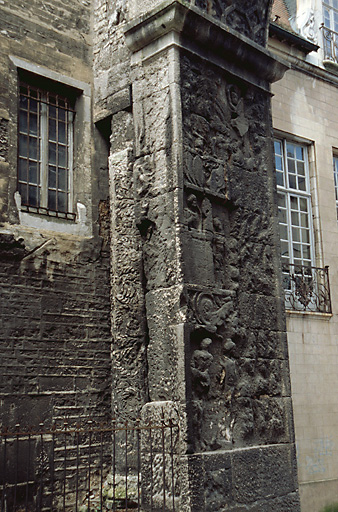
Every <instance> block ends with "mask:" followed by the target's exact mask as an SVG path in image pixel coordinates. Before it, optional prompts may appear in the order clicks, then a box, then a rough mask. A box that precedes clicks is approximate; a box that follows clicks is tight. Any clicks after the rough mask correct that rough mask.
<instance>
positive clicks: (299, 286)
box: [282, 263, 332, 314]
mask: <svg viewBox="0 0 338 512" xmlns="http://www.w3.org/2000/svg"><path fill="white" fill-rule="evenodd" d="M282 275H283V287H284V290H285V307H286V309H288V310H292V311H308V312H312V313H328V314H331V313H332V308H331V295H330V282H329V267H324V268H319V267H308V266H303V265H294V264H287V263H282Z"/></svg>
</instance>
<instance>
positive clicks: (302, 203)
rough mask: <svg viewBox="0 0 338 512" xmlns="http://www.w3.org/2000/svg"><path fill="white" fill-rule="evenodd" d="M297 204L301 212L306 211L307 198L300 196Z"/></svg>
mask: <svg viewBox="0 0 338 512" xmlns="http://www.w3.org/2000/svg"><path fill="white" fill-rule="evenodd" d="M299 206H300V209H301V211H302V212H307V211H308V210H307V199H304V197H301V198H300V199H299Z"/></svg>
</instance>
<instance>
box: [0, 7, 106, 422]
mask: <svg viewBox="0 0 338 512" xmlns="http://www.w3.org/2000/svg"><path fill="white" fill-rule="evenodd" d="M0 11H1V14H0V70H1V79H0V293H1V298H0V325H1V333H0V347H1V368H2V372H1V386H0V400H1V409H0V423H1V424H2V425H4V426H8V427H9V428H13V427H14V425H15V424H17V423H20V424H22V425H34V426H36V425H38V424H39V423H40V422H42V421H45V422H46V423H47V424H51V423H52V421H57V420H61V419H64V418H65V417H68V418H69V420H72V419H73V420H74V421H77V420H81V421H82V420H83V421H87V420H88V419H95V418H97V419H100V420H101V419H105V420H107V419H108V418H109V417H110V416H111V362H110V361H111V356H110V352H111V332H110V323H111V322H110V279H109V278H110V271H109V269H110V258H109V255H110V213H109V201H108V200H107V197H108V195H109V192H108V162H107V142H108V141H107V140H106V141H105V140H104V135H101V134H100V133H99V132H98V131H97V130H96V129H94V128H93V125H92V119H91V116H90V111H91V98H90V90H91V85H92V82H93V69H92V49H91V43H92V34H91V18H92V13H93V5H92V3H91V2H90V1H87V0H76V1H75V2H71V1H68V0H66V1H64V0H62V1H61V0H53V1H51V2H48V3H46V2H43V1H40V0H34V1H32V2H29V3H25V2H21V1H17V0H14V1H13V2H12V1H7V0H5V1H4V2H1V5H0ZM13 58H20V59H22V63H23V65H25V63H26V64H27V65H30V66H36V67H35V72H36V73H38V74H39V72H40V71H41V73H42V74H44V73H45V72H46V71H47V72H50V73H54V75H53V76H55V77H56V79H57V80H58V81H59V82H60V83H62V82H63V81H64V80H65V79H69V80H77V81H82V82H83V83H84V89H85V90H83V91H82V93H80V92H79V93H78V98H77V103H76V109H77V112H76V122H75V134H74V149H75V151H74V162H73V163H74V176H73V178H74V183H73V184H74V204H73V205H72V208H73V211H74V212H75V213H76V214H77V215H78V214H79V211H78V203H81V204H80V211H81V212H82V213H83V212H84V218H83V225H84V227H85V229H84V231H85V233H86V236H83V233H82V234H81V233H80V232H79V231H77V224H78V222H75V223H73V222H71V221H70V222H65V221H64V222H63V223H62V222H60V221H59V219H57V220H55V219H54V220H53V219H50V218H48V217H47V216H40V215H31V216H29V214H26V217H27V218H26V223H25V222H23V218H22V215H21V212H19V211H18V207H17V204H16V202H15V198H14V194H15V192H16V190H17V104H18V101H17V100H18V98H17V91H18V80H19V74H20V69H18V68H17V66H16V65H14V63H13ZM39 66H40V67H39ZM106 139H107V137H106ZM77 221H79V219H77ZM43 223H44V224H43ZM68 231H73V232H74V233H75V234H74V235H71V234H67V232H68Z"/></svg>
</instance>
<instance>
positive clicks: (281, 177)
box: [276, 171, 284, 187]
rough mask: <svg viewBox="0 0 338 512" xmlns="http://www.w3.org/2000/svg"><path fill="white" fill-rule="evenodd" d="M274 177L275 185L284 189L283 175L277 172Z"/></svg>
mask: <svg viewBox="0 0 338 512" xmlns="http://www.w3.org/2000/svg"><path fill="white" fill-rule="evenodd" d="M276 177H277V185H279V186H280V187H284V174H282V173H281V172H278V171H277V173H276Z"/></svg>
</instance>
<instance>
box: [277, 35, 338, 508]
mask: <svg viewBox="0 0 338 512" xmlns="http://www.w3.org/2000/svg"><path fill="white" fill-rule="evenodd" d="M271 44H272V45H274V43H273V42H272V43H271ZM280 50H282V51H283V48H282V47H281V46H279V51H280ZM284 50H285V49H284ZM285 55H286V54H285ZM313 71H314V73H313V74H312V75H310V74H307V73H306V72H303V71H301V70H300V69H292V70H290V71H289V72H288V73H286V75H285V76H284V78H283V79H282V80H281V81H280V82H278V83H276V84H273V86H272V92H273V94H274V97H273V99H272V114H273V126H274V129H275V130H277V131H278V132H280V133H281V134H282V135H283V134H285V136H286V137H290V138H291V140H292V138H294V137H298V138H300V140H302V139H303V140H304V141H305V142H308V143H309V144H310V146H309V155H310V179H311V191H312V208H313V217H314V231H315V242H316V247H315V256H316V265H317V266H320V267H323V266H325V265H328V266H329V269H330V288H331V298H332V308H333V314H332V315H331V316H330V315H316V314H311V313H303V314H302V313H298V314H295V313H293V314H292V313H291V314H288V315H287V330H288V346H289V358H290V370H291V387H292V398H293V407H294V420H295V434H296V444H297V454H298V475H299V482H300V494H301V503H302V510H304V511H306V512H319V511H320V510H321V508H322V507H323V506H324V505H325V504H327V503H332V502H338V486H337V483H338V482H337V474H338V457H337V451H338V428H337V427H338V395H337V392H336V391H337V384H338V372H337V364H338V347H337V341H338V335H337V332H338V315H337V313H338V306H337V304H338V302H337V301H338V286H337V285H338V266H337V263H338V261H337V252H338V226H337V217H336V205H335V194H334V177H333V170H332V157H333V154H336V152H337V148H338V137H337V119H338V107H337V105H338V103H337V102H338V86H337V79H336V77H331V82H330V80H329V78H330V77H329V76H327V77H326V78H327V79H326V80H324V79H321V78H319V77H318V76H317V77H316V74H315V73H316V68H313Z"/></svg>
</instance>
